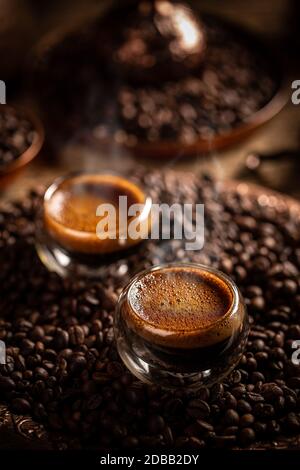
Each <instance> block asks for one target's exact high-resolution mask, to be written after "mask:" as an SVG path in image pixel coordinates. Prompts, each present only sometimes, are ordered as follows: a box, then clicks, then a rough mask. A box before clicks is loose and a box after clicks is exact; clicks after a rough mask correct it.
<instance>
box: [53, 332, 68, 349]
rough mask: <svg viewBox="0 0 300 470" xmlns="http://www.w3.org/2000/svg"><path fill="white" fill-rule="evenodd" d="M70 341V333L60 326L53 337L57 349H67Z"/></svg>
mask: <svg viewBox="0 0 300 470" xmlns="http://www.w3.org/2000/svg"><path fill="white" fill-rule="evenodd" d="M68 343H69V333H68V332H67V331H65V330H62V329H61V328H58V329H57V330H56V332H55V334H54V337H53V346H54V347H55V349H57V350H59V349H66V348H67V347H68Z"/></svg>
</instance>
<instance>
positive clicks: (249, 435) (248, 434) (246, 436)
mask: <svg viewBox="0 0 300 470" xmlns="http://www.w3.org/2000/svg"><path fill="white" fill-rule="evenodd" d="M239 440H240V442H241V444H242V445H249V444H251V443H252V442H253V441H254V440H255V432H254V431H253V429H252V428H243V429H242V430H241V432H240V435H239Z"/></svg>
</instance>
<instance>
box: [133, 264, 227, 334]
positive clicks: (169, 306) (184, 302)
mask: <svg viewBox="0 0 300 470" xmlns="http://www.w3.org/2000/svg"><path fill="white" fill-rule="evenodd" d="M130 302H131V306H132V307H133V309H134V311H135V313H136V314H137V315H138V316H139V317H140V318H141V319H142V320H143V321H145V322H147V323H150V324H152V325H155V327H156V328H158V329H163V330H169V331H172V332H174V333H175V332H182V331H190V330H197V329H199V328H200V329H201V328H206V327H208V326H211V325H212V324H214V323H215V322H216V321H217V320H218V319H220V318H222V317H223V316H224V315H225V314H226V313H227V312H228V310H229V308H230V305H231V303H232V293H231V291H230V290H229V289H228V287H227V286H226V285H225V284H224V282H223V281H221V280H219V279H218V278H216V277H215V276H213V275H211V274H208V273H206V272H205V273H204V272H202V271H199V270H185V269H178V268H173V269H167V270H165V271H158V272H152V273H150V274H148V275H147V276H145V277H144V278H143V279H141V280H140V281H139V282H138V283H136V284H135V286H134V287H133V288H132V289H131V291H130Z"/></svg>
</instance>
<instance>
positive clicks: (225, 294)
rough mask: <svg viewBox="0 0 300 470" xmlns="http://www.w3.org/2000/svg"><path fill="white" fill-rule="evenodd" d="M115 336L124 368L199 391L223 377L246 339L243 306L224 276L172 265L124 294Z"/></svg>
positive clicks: (142, 276) (140, 280)
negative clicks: (125, 366)
mask: <svg viewBox="0 0 300 470" xmlns="http://www.w3.org/2000/svg"><path fill="white" fill-rule="evenodd" d="M115 335H116V339H117V347H118V351H119V353H120V356H121V357H122V359H123V361H124V363H125V364H126V365H127V367H128V368H129V369H130V370H131V372H133V373H134V374H135V375H136V376H137V377H139V378H140V379H141V380H143V381H145V382H156V383H158V384H159V385H163V386H166V387H178V386H185V387H186V386H188V387H193V388H199V387H201V386H202V385H211V384H212V383H214V382H217V381H219V380H221V379H222V378H223V377H225V376H226V375H227V374H228V373H229V372H230V371H231V370H232V368H233V367H234V366H235V364H236V363H237V362H238V360H239V359H240V357H241V355H242V352H243V348H244V346H245V342H246V339H247V335H248V319H247V313H246V308H245V305H244V301H243V299H242V297H241V294H240V292H239V290H238V288H237V287H236V285H235V284H234V283H233V281H231V280H230V279H229V278H228V277H227V276H225V275H224V274H223V273H221V272H219V271H217V270H215V269H211V268H208V267H205V266H203V265H197V264H182V263H178V264H170V265H162V266H158V267H154V268H151V269H149V270H147V271H145V272H143V273H141V274H140V275H138V276H136V277H135V278H134V279H133V280H132V281H131V282H130V283H129V285H128V286H127V287H126V288H125V289H124V291H123V293H122V295H121V297H120V300H119V304H118V306H117V312H116V322H115Z"/></svg>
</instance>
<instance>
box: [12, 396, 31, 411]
mask: <svg viewBox="0 0 300 470" xmlns="http://www.w3.org/2000/svg"><path fill="white" fill-rule="evenodd" d="M11 405H12V409H13V410H14V411H15V412H16V413H24V414H25V413H28V412H29V411H30V409H31V406H30V403H29V401H28V400H25V398H15V399H14V400H12V403H11Z"/></svg>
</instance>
